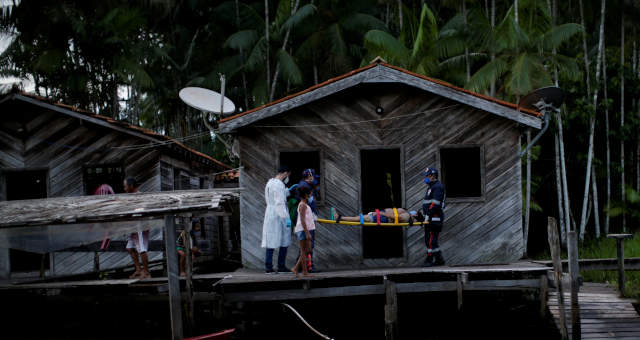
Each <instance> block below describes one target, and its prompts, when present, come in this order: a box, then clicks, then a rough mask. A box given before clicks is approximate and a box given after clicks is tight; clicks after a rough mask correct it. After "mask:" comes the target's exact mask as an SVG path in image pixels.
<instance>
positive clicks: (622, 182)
mask: <svg viewBox="0 0 640 340" xmlns="http://www.w3.org/2000/svg"><path fill="white" fill-rule="evenodd" d="M620 132H621V136H622V137H621V138H620V172H621V174H620V177H621V180H620V186H621V190H622V191H621V193H620V196H621V197H620V198H621V200H622V205H623V206H624V204H625V202H626V190H627V188H626V187H625V183H626V181H625V179H624V139H625V137H624V11H623V12H622V20H621V24H620ZM622 231H623V232H626V231H627V218H626V216H625V213H624V210H623V212H622Z"/></svg>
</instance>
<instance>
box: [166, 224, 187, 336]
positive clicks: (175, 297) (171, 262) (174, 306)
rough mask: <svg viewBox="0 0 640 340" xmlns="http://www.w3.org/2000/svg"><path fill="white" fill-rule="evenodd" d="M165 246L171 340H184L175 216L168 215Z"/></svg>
mask: <svg viewBox="0 0 640 340" xmlns="http://www.w3.org/2000/svg"><path fill="white" fill-rule="evenodd" d="M164 222H165V229H166V233H165V242H166V243H165V244H166V247H165V248H166V252H167V272H168V282H169V309H170V311H171V339H172V340H183V333H182V306H181V305H180V304H181V302H180V300H181V297H180V277H179V275H180V269H179V267H178V261H179V259H178V252H177V251H176V221H175V217H174V216H173V215H166V216H165V218H164Z"/></svg>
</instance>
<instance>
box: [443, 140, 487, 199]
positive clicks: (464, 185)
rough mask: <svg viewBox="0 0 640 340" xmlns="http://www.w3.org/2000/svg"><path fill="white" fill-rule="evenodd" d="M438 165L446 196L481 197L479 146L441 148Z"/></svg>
mask: <svg viewBox="0 0 640 340" xmlns="http://www.w3.org/2000/svg"><path fill="white" fill-rule="evenodd" d="M440 166H441V168H442V169H441V171H440V173H441V174H440V175H441V178H442V182H443V184H444V187H445V190H446V195H447V198H455V197H482V170H481V150H480V147H479V146H472V147H455V148H441V149H440Z"/></svg>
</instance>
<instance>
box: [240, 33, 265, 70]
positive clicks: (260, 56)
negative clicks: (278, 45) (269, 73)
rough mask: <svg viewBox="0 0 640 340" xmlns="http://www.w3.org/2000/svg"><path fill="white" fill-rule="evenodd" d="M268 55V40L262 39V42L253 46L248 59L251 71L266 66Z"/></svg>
mask: <svg viewBox="0 0 640 340" xmlns="http://www.w3.org/2000/svg"><path fill="white" fill-rule="evenodd" d="M266 53H267V40H266V39H265V37H261V38H260V40H258V42H257V43H256V44H255V45H254V46H253V49H251V52H250V53H249V57H247V61H246V63H245V64H246V66H247V69H248V70H249V71H254V70H256V69H258V68H261V67H262V66H264V61H265V55H266Z"/></svg>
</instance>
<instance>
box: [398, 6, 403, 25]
mask: <svg viewBox="0 0 640 340" xmlns="http://www.w3.org/2000/svg"><path fill="white" fill-rule="evenodd" d="M398 24H399V25H400V33H402V0H398Z"/></svg>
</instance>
